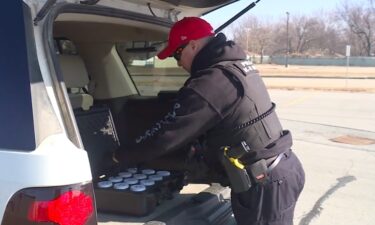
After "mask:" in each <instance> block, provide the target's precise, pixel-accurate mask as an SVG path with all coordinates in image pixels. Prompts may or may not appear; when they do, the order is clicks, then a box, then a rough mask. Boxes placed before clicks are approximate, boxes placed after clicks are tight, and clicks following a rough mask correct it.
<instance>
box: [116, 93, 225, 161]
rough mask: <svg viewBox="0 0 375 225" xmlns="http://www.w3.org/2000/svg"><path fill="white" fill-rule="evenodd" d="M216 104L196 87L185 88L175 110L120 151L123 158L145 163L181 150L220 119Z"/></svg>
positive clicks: (120, 158)
mask: <svg viewBox="0 0 375 225" xmlns="http://www.w3.org/2000/svg"><path fill="white" fill-rule="evenodd" d="M220 119H221V118H220V115H219V114H218V112H217V111H216V110H214V109H213V107H212V106H211V105H210V104H209V103H208V102H207V101H206V100H205V99H203V98H202V97H201V96H200V95H198V94H197V93H195V92H194V91H193V90H192V89H189V88H182V89H181V90H180V91H179V93H178V97H177V101H176V102H175V104H174V105H173V107H172V109H171V111H170V112H169V113H168V114H167V115H165V116H164V118H161V119H160V120H159V121H156V122H155V123H154V125H153V127H151V128H150V129H148V130H146V131H145V132H144V133H142V134H141V135H140V136H139V137H137V138H136V140H134V145H132V146H127V147H125V149H124V148H122V149H120V150H119V151H118V152H117V158H118V159H119V161H122V162H125V163H126V162H127V163H128V164H134V163H137V162H145V161H149V160H151V159H154V158H157V157H158V156H161V155H164V154H166V153H168V152H171V151H174V150H177V149H181V148H183V147H184V146H186V145H187V144H188V143H189V142H191V141H193V140H195V139H196V138H197V137H199V136H200V135H202V134H204V133H205V132H206V131H207V130H208V129H209V128H212V127H213V126H214V125H215V124H216V123H218V122H219V121H220Z"/></svg>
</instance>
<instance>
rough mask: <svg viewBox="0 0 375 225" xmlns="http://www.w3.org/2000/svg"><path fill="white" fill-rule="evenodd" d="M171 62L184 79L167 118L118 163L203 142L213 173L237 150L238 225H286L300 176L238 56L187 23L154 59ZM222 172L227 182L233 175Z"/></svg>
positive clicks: (221, 38)
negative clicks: (228, 153) (185, 73)
mask: <svg viewBox="0 0 375 225" xmlns="http://www.w3.org/2000/svg"><path fill="white" fill-rule="evenodd" d="M170 56H173V57H174V58H175V59H176V60H177V63H178V65H179V66H181V67H183V68H184V69H185V70H186V71H188V72H189V73H190V77H189V79H188V80H187V81H186V82H185V84H184V85H183V87H182V88H181V89H180V90H179V91H178V95H177V101H176V103H175V104H174V106H173V109H172V110H171V111H170V112H169V113H168V115H166V116H165V117H164V118H163V119H161V120H160V121H157V122H156V123H155V125H154V126H153V127H152V128H150V129H149V130H147V131H145V132H144V133H143V134H142V135H140V136H139V137H138V138H137V139H136V140H135V145H134V146H133V148H131V149H127V150H126V151H119V152H118V153H117V158H118V159H119V160H122V161H123V162H126V161H127V162H141V161H145V160H149V159H153V158H156V157H158V156H160V155H163V154H165V153H169V152H171V151H174V150H177V149H181V148H182V147H183V146H186V145H187V144H188V143H189V142H191V141H192V140H194V139H196V138H198V137H200V136H201V135H205V138H206V143H207V149H206V151H207V154H206V160H207V161H208V162H209V163H210V165H212V166H213V167H217V168H218V169H219V168H223V166H221V163H220V166H218V163H219V162H222V161H223V155H225V154H224V150H228V149H229V150H230V149H231V148H233V149H235V148H238V147H235V146H241V144H242V147H240V148H245V147H246V149H243V150H244V151H243V152H244V154H241V155H238V156H237V158H236V157H235V156H231V157H232V158H231V159H232V161H231V162H232V163H233V162H234V161H235V160H237V162H239V163H237V164H235V163H233V168H235V169H237V170H238V171H243V172H244V174H245V175H246V176H245V177H246V178H248V181H249V183H248V184H247V183H246V181H245V183H243V180H238V182H237V181H236V180H235V181H233V180H231V183H230V185H231V187H232V194H231V201H232V209H233V213H234V216H235V218H236V221H237V223H238V225H255V224H259V225H260V224H272V225H284V224H292V223H293V214H294V208H295V204H296V201H297V199H298V197H299V194H300V192H301V191H302V189H303V186H304V171H303V168H302V166H301V163H300V161H299V160H298V159H297V157H296V155H295V154H294V153H293V152H292V151H291V146H292V137H291V134H290V132H289V131H286V130H283V129H282V126H281V124H280V121H279V119H278V117H277V115H276V112H275V111H274V107H275V106H274V104H273V103H272V102H271V100H270V97H269V94H268V92H267V90H266V87H265V85H264V83H263V82H262V80H261V78H260V76H259V74H258V71H257V70H255V68H254V67H253V66H252V64H251V63H250V62H249V61H248V60H247V59H246V54H245V53H244V51H243V50H242V49H241V48H240V47H239V46H237V45H236V44H235V43H234V42H233V41H228V40H227V39H226V37H225V35H224V34H222V33H219V34H217V35H216V36H215V34H214V31H213V28H212V27H211V25H210V24H209V23H207V22H206V21H205V20H203V19H201V18H197V17H185V18H183V19H182V20H180V21H178V22H177V23H175V24H174V25H173V27H172V28H171V31H170V33H169V39H168V45H167V47H166V48H165V49H164V50H162V51H161V52H160V53H159V54H158V57H159V58H160V59H165V58H167V57H170ZM233 158H234V159H233ZM238 165H239V166H238ZM236 166H237V167H241V168H242V170H241V169H238V168H236ZM229 167H230V166H229ZM226 172H227V173H228V177H229V178H230V179H231V178H232V174H231V172H230V171H228V170H226ZM240 183H241V184H240ZM244 184H245V185H244ZM243 187H245V188H243Z"/></svg>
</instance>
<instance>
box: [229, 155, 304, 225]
mask: <svg viewBox="0 0 375 225" xmlns="http://www.w3.org/2000/svg"><path fill="white" fill-rule="evenodd" d="M284 154H285V156H284V157H283V158H282V160H281V161H280V162H279V164H278V165H277V166H276V167H275V168H274V169H273V170H272V171H271V172H270V174H269V176H270V177H269V178H270V179H269V181H268V182H267V183H266V184H264V185H255V186H253V187H251V189H250V190H249V191H247V192H243V193H240V194H236V193H233V192H232V194H231V200H232V209H233V213H234V216H235V218H236V221H237V224H238V225H291V224H293V215H294V208H295V205H296V202H297V199H298V197H299V195H300V193H301V191H302V189H303V186H304V183H305V173H304V171H303V168H302V165H301V163H300V161H299V160H298V158H297V157H296V155H295V154H294V153H293V152H292V151H288V152H287V153H284Z"/></svg>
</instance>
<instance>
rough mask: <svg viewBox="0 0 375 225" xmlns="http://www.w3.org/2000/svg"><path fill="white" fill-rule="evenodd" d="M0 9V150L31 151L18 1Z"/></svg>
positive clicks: (28, 96)
mask: <svg viewBox="0 0 375 225" xmlns="http://www.w3.org/2000/svg"><path fill="white" fill-rule="evenodd" d="M3 4H4V5H3V6H2V7H1V10H0V34H1V35H0V49H1V51H0V74H1V75H0V105H1V109H0V149H2V150H3V149H6V150H11V149H14V150H25V151H29V150H33V149H35V133H34V122H33V111H32V102H31V90H30V78H31V76H30V73H29V65H28V55H27V46H26V33H25V23H24V12H23V7H24V6H23V3H22V1H5V2H3Z"/></svg>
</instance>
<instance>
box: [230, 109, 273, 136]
mask: <svg viewBox="0 0 375 225" xmlns="http://www.w3.org/2000/svg"><path fill="white" fill-rule="evenodd" d="M275 107H276V104H275V103H273V102H272V106H271V108H270V109H269V110H267V111H266V112H265V113H263V114H261V115H260V116H258V117H257V118H254V119H251V120H249V121H247V122H246V123H243V124H241V125H237V126H235V127H234V128H233V131H237V130H241V129H243V128H246V127H248V126H251V125H253V124H254V123H257V122H259V121H261V120H262V119H264V118H266V117H267V116H269V115H270V114H271V113H273V112H274V111H275Z"/></svg>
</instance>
